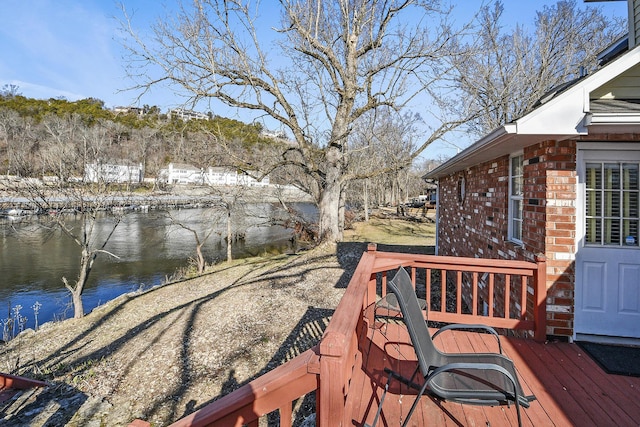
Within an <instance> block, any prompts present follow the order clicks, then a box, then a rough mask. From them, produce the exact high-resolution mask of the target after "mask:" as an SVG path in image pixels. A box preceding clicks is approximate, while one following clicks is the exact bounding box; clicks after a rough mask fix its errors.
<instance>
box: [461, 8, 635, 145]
mask: <svg viewBox="0 0 640 427" xmlns="http://www.w3.org/2000/svg"><path fill="white" fill-rule="evenodd" d="M502 12H503V5H502V2H501V1H496V2H495V3H494V4H493V5H492V6H486V7H484V8H482V10H481V12H480V14H479V15H478V18H477V24H478V26H479V33H478V34H479V37H478V38H477V39H476V40H475V42H474V44H473V45H467V46H464V48H463V49H465V50H467V51H470V52H475V55H472V56H469V57H468V58H467V60H466V61H461V62H458V63H456V65H457V68H458V72H457V73H455V74H454V75H455V76H456V78H457V81H456V85H457V86H458V87H459V88H460V89H461V90H462V92H463V95H462V96H460V97H459V98H458V99H459V100H460V102H459V103H456V104H455V105H452V107H453V108H452V113H453V114H459V113H460V111H463V112H465V113H464V115H465V116H467V117H468V116H469V114H468V113H469V111H473V112H478V113H479V116H478V118H477V119H476V120H473V121H471V122H470V123H469V128H470V129H471V130H472V131H473V132H474V133H475V134H478V135H484V134H487V133H489V132H490V131H492V130H494V129H496V128H497V127H499V126H501V125H504V124H505V123H509V122H511V121H513V120H515V119H517V118H519V117H522V116H523V115H524V114H526V113H527V112H528V111H530V110H531V109H532V108H533V107H534V106H535V104H536V103H537V102H538V101H539V100H540V99H541V98H542V97H543V95H545V93H547V92H548V91H549V90H550V89H552V88H554V87H558V86H559V85H561V84H564V83H567V82H569V81H571V80H572V79H576V78H580V77H581V75H582V74H584V73H586V72H587V71H588V70H593V69H595V68H596V67H597V65H598V64H597V60H596V57H597V54H598V53H599V52H600V51H601V50H602V49H604V48H605V47H607V46H608V45H609V44H611V43H612V42H613V41H614V40H616V39H617V38H618V37H620V36H621V35H622V33H621V32H619V31H618V29H620V28H625V27H624V26H623V25H612V23H611V21H610V19H608V18H607V17H606V16H605V15H604V14H603V13H602V10H601V9H600V8H597V7H589V8H587V7H582V8H581V7H579V6H578V5H577V4H576V1H575V0H565V1H558V2H557V3H556V4H555V5H553V6H544V7H543V8H542V10H541V11H540V12H538V13H537V15H536V20H535V31H532V32H528V31H527V30H526V29H525V27H523V26H520V25H517V26H516V27H515V28H513V29H511V30H505V28H504V26H503V19H502Z"/></svg>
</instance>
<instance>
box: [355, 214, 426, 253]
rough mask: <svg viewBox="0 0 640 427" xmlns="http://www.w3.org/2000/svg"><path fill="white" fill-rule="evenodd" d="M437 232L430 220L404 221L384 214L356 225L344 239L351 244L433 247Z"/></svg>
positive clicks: (417, 218)
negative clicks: (369, 243) (373, 243)
mask: <svg viewBox="0 0 640 427" xmlns="http://www.w3.org/2000/svg"><path fill="white" fill-rule="evenodd" d="M435 231H436V228H435V224H434V223H433V222H432V221H429V220H428V219H427V220H425V219H423V218H421V217H412V218H408V219H407V218H404V219H403V218H398V217H397V216H394V215H388V214H384V213H382V214H380V215H374V216H372V217H371V218H370V219H369V221H368V222H357V223H354V225H353V229H352V230H346V231H345V233H344V238H345V241H349V242H376V243H382V244H387V245H416V246H433V245H435V241H436V234H435Z"/></svg>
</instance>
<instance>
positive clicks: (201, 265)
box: [196, 243, 205, 274]
mask: <svg viewBox="0 0 640 427" xmlns="http://www.w3.org/2000/svg"><path fill="white" fill-rule="evenodd" d="M196 258H197V263H198V274H202V273H204V264H205V263H204V255H203V254H202V244H201V243H198V244H197V245H196Z"/></svg>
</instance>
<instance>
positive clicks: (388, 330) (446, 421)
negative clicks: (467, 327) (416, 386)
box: [346, 323, 640, 427]
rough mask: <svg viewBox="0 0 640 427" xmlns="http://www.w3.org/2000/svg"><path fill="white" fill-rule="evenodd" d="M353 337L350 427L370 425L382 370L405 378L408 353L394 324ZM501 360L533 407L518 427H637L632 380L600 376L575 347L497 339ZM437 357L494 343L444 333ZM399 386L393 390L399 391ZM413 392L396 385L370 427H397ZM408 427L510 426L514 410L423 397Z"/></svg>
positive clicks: (638, 395) (409, 368) (639, 381)
mask: <svg viewBox="0 0 640 427" xmlns="http://www.w3.org/2000/svg"><path fill="white" fill-rule="evenodd" d="M367 329H368V331H364V330H363V331H362V332H363V333H362V334H361V335H360V336H361V339H360V344H359V348H360V351H361V356H362V362H363V363H362V366H363V369H361V370H358V372H356V373H355V374H354V376H353V377H352V380H351V381H352V382H351V386H350V393H349V396H348V398H347V403H346V407H347V408H351V413H352V417H353V418H352V421H353V425H356V426H362V425H363V424H364V423H365V422H366V423H369V424H371V423H372V422H373V420H374V417H375V413H376V411H377V409H378V404H379V401H380V396H381V395H382V391H383V387H384V383H385V382H386V379H387V378H386V374H385V373H384V367H389V368H392V369H394V370H400V371H402V372H403V373H404V374H405V375H406V374H407V373H408V375H409V376H410V375H411V373H412V372H413V370H414V369H415V366H416V365H415V363H416V362H415V360H416V357H415V353H413V350H412V347H411V345H410V344H408V343H409V342H410V341H409V339H408V335H407V333H406V329H404V326H403V325H402V324H393V323H392V324H384V325H383V324H380V323H376V327H375V328H367ZM501 341H502V346H503V352H504V353H505V354H506V355H507V356H508V357H510V358H511V359H512V360H513V361H514V363H515V365H516V368H517V370H518V374H519V378H520V382H521V384H522V386H523V388H524V391H525V393H527V394H534V395H535V396H536V398H537V400H535V401H533V402H532V403H531V407H529V408H528V409H522V421H523V425H525V426H571V425H575V426H638V425H640V378H635V377H626V376H620V375H611V374H607V373H605V372H604V371H603V370H602V369H601V368H600V367H599V366H598V365H597V364H596V363H595V362H594V361H593V360H592V359H591V358H590V356H589V355H587V354H585V353H584V352H583V351H582V349H581V348H580V347H578V346H577V345H575V344H569V343H564V342H547V343H540V342H536V341H533V340H530V339H521V338H508V337H501ZM435 344H436V346H438V348H440V349H441V350H442V351H444V352H465V353H466V352H497V351H498V350H497V344H496V340H495V337H493V336H491V335H487V334H478V333H472V332H461V331H453V332H452V331H449V332H445V333H443V334H442V335H440V336H438V337H436V339H435ZM400 386H401V387H400ZM415 395H416V392H415V390H411V389H408V387H407V386H405V385H402V384H401V383H399V382H398V381H391V387H390V389H389V392H388V393H387V396H386V398H385V400H384V402H383V405H382V411H381V416H380V420H379V421H378V426H398V425H400V423H401V422H402V421H403V420H404V416H405V415H406V414H407V412H408V411H409V408H410V407H411V405H412V403H413V401H414V399H415ZM410 425H412V426H426V425H429V426H492V427H495V426H503V425H504V426H517V425H518V422H517V415H516V409H515V407H514V406H510V407H507V406H501V407H486V406H472V405H461V404H456V403H451V402H440V401H437V400H435V399H433V398H431V397H430V396H423V397H422V399H421V403H420V405H419V406H418V409H416V412H414V414H413V416H412V417H411V422H410Z"/></svg>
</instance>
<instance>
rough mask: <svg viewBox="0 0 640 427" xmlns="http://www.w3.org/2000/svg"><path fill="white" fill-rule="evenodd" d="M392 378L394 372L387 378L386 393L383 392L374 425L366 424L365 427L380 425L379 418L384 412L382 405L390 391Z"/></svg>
mask: <svg viewBox="0 0 640 427" xmlns="http://www.w3.org/2000/svg"><path fill="white" fill-rule="evenodd" d="M391 377H393V372H389V376H388V377H387V383H386V384H385V385H384V391H383V392H382V397H380V403H379V404H378V410H377V411H376V416H375V417H374V418H373V424H371V425H369V424H366V423H365V427H376V424H378V418H380V413H381V412H382V404H383V403H384V398H385V396H386V395H387V391H389V382H390V381H391Z"/></svg>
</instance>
